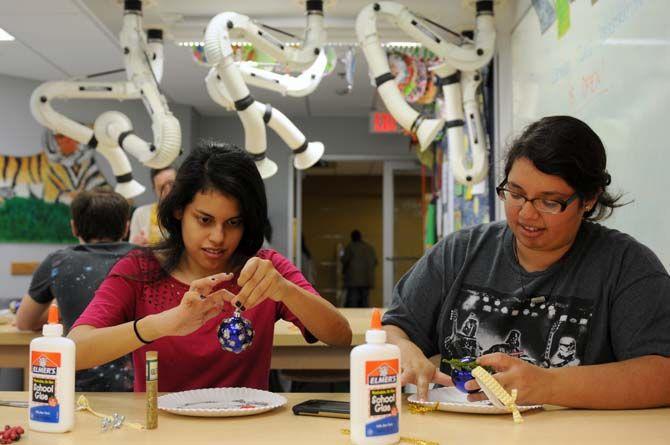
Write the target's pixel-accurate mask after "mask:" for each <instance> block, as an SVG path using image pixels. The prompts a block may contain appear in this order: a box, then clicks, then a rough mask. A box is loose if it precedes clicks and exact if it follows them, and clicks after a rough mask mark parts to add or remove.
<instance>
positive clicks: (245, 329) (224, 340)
mask: <svg viewBox="0 0 670 445" xmlns="http://www.w3.org/2000/svg"><path fill="white" fill-rule="evenodd" d="M217 337H218V338H219V343H221V347H222V348H223V350H224V351H228V352H234V353H235V354H239V353H240V352H242V351H244V350H245V349H247V348H248V347H249V346H251V341H252V340H253V339H254V328H253V327H251V322H250V321H249V320H247V319H246V318H244V317H242V313H241V312H240V310H239V309H236V310H235V313H233V316H232V317H229V318H224V319H223V321H222V322H221V324H220V325H219V330H218V331H217Z"/></svg>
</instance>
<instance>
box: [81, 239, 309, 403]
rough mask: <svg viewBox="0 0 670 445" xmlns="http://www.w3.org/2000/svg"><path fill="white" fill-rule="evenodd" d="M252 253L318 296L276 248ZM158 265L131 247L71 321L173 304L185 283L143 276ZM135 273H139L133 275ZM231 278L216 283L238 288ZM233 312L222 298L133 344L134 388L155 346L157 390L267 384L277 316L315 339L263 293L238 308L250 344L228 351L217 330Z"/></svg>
mask: <svg viewBox="0 0 670 445" xmlns="http://www.w3.org/2000/svg"><path fill="white" fill-rule="evenodd" d="M256 256H257V257H259V258H262V259H268V260H270V261H272V264H273V265H274V267H275V269H277V271H278V272H279V273H280V274H282V276H283V277H284V278H286V279H287V280H289V281H291V282H292V283H295V284H297V285H298V286H300V287H302V288H303V289H305V290H307V291H309V292H311V293H313V294H314V295H315V296H316V297H320V296H319V294H318V293H317V292H316V291H315V290H314V288H313V287H312V286H311V285H310V284H309V282H307V280H306V279H305V277H303V275H302V274H301V273H300V271H299V270H298V269H297V268H296V267H295V266H294V265H293V264H292V263H291V262H290V261H289V260H287V259H286V258H284V257H283V256H282V255H280V254H279V253H277V252H276V251H274V250H269V249H267V250H266V249H263V250H260V251H259V252H258V254H257V255H256ZM159 267H160V265H159V263H158V261H157V260H156V259H155V257H154V256H153V255H147V254H144V253H142V252H141V251H137V250H135V251H133V252H130V253H129V254H128V255H127V256H125V257H124V258H122V259H121V260H120V261H119V262H118V263H116V265H115V266H114V267H113V268H112V270H111V271H110V273H109V275H108V276H107V278H106V279H105V281H103V282H102V284H101V285H100V287H99V288H98V290H97V291H96V293H95V297H94V298H93V300H92V301H91V303H90V304H89V305H88V307H87V308H86V310H85V311H84V312H83V313H82V314H81V316H80V317H79V318H78V319H77V321H76V322H75V324H74V325H73V327H74V326H79V325H90V326H94V327H96V328H104V327H109V326H116V325H119V324H122V323H125V322H128V321H131V320H135V319H138V318H141V317H145V316H147V315H150V314H157V313H160V312H163V311H166V310H168V309H171V308H173V307H176V306H178V305H179V302H180V301H181V298H182V296H183V295H184V293H185V292H186V291H188V289H189V286H188V285H187V284H185V283H182V282H181V281H178V280H176V279H175V278H173V277H172V276H169V277H167V278H163V279H161V280H160V281H154V282H148V281H149V280H147V278H146V277H147V276H149V277H150V276H151V274H152V273H154V274H155V273H156V271H158V270H159ZM135 277H137V278H138V279H133V278H135ZM236 283H237V275H236V276H235V278H234V279H233V280H231V281H228V282H226V283H225V284H224V285H223V286H219V288H220V287H225V288H226V289H228V290H230V291H231V292H233V293H238V292H239V290H240V288H239V286H237V284H236ZM232 314H233V306H232V305H230V304H228V303H227V304H226V306H225V308H224V310H223V312H222V313H221V314H220V315H219V316H217V317H214V318H213V319H211V320H209V321H208V322H207V323H205V324H204V325H203V326H202V327H201V328H200V329H198V330H197V331H195V332H193V333H191V334H189V335H186V336H174V337H163V338H160V339H158V340H156V341H154V342H152V343H151V344H148V345H145V346H142V347H141V348H139V349H137V350H135V351H134V352H133V364H134V367H135V383H134V389H135V391H140V392H141V391H145V381H144V368H145V352H146V351H158V390H159V391H167V392H173V391H185V390H189V389H198V388H214V387H231V386H244V387H248V388H258V389H267V387H268V378H269V374H270V356H271V354H272V340H273V335H274V325H275V321H277V320H279V319H280V318H281V319H284V320H287V321H290V322H292V323H293V324H295V325H296V326H297V327H298V328H299V329H300V331H301V332H302V335H303V337H304V338H305V340H307V342H309V343H314V342H316V341H317V340H316V338H314V336H313V335H312V334H311V333H310V332H309V331H307V330H306V329H305V327H304V326H303V325H302V323H301V322H300V320H298V318H297V317H296V316H295V315H293V313H291V311H289V310H288V308H287V307H286V306H285V305H284V304H283V303H281V302H276V301H274V300H272V299H270V298H268V299H266V300H264V301H263V302H262V303H261V304H259V305H257V306H255V307H254V308H252V309H247V310H246V311H245V312H244V313H243V316H244V317H245V318H247V319H249V320H250V321H251V324H252V326H253V328H254V331H255V334H254V339H253V343H252V344H251V346H250V347H248V348H247V349H246V350H244V351H243V352H241V353H240V354H234V353H232V352H227V351H224V350H223V349H222V348H221V345H220V343H219V340H218V339H217V330H218V327H219V324H220V323H221V321H222V320H223V319H224V318H226V317H230V316H231V315H232Z"/></svg>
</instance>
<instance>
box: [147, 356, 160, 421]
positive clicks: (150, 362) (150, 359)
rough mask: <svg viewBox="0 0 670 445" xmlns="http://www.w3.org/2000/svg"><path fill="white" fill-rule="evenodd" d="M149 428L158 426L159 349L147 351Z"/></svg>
mask: <svg viewBox="0 0 670 445" xmlns="http://www.w3.org/2000/svg"><path fill="white" fill-rule="evenodd" d="M145 370H146V372H145V378H146V385H147V388H146V391H147V392H146V394H147V429H148V430H152V429H154V428H158V351H147V353H146V368H145Z"/></svg>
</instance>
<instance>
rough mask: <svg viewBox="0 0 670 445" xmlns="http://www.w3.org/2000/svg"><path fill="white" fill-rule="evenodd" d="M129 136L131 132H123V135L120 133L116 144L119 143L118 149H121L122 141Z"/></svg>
mask: <svg viewBox="0 0 670 445" xmlns="http://www.w3.org/2000/svg"><path fill="white" fill-rule="evenodd" d="M131 134H133V132H132V131H124V132H123V133H121V134H120V135H119V139H118V141H117V142H118V143H119V147H121V148H123V141H124V139H126V137H127V136H129V135H131Z"/></svg>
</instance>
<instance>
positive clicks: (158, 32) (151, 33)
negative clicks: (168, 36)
mask: <svg viewBox="0 0 670 445" xmlns="http://www.w3.org/2000/svg"><path fill="white" fill-rule="evenodd" d="M147 40H163V30H162V29H157V28H152V29H147Z"/></svg>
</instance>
